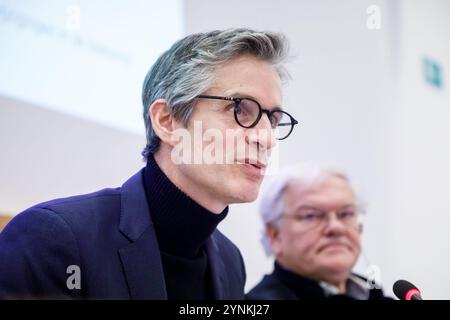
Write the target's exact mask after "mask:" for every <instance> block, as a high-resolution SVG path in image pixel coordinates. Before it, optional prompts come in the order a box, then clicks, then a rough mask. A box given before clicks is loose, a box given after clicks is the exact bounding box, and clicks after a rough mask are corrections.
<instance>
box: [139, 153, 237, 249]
mask: <svg viewBox="0 0 450 320" xmlns="http://www.w3.org/2000/svg"><path fill="white" fill-rule="evenodd" d="M144 184H145V191H146V195H147V201H148V205H149V208H150V214H151V219H152V221H153V224H154V225H155V231H156V236H157V238H158V242H159V245H160V249H161V251H163V252H166V253H169V254H173V255H177V256H184V257H194V256H196V255H197V254H198V253H199V251H200V249H201V247H202V246H203V245H204V244H205V242H206V240H207V239H208V238H209V237H210V236H211V234H212V233H213V232H214V230H215V229H216V227H217V225H218V224H219V222H220V221H222V220H223V219H224V218H225V217H226V216H227V213H228V207H226V208H225V209H224V210H223V211H222V212H221V213H220V214H215V213H213V212H211V211H209V210H207V209H206V208H204V207H202V206H201V205H199V204H198V203H197V202H195V201H194V200H193V199H191V198H190V197H189V196H187V195H186V194H185V193H184V192H183V191H182V190H180V189H178V188H177V187H176V186H175V185H174V184H173V183H172V182H171V181H170V180H169V178H168V177H167V176H166V175H165V174H164V172H163V171H162V170H161V169H160V167H159V166H158V164H157V163H156V161H155V158H154V157H153V155H150V156H149V157H148V160H147V166H146V167H145V170H144Z"/></svg>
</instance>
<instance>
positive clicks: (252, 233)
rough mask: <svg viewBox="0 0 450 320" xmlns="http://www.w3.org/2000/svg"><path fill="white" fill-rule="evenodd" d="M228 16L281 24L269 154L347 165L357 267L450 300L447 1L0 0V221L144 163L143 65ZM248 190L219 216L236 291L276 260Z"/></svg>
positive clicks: (230, 20)
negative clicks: (282, 123) (356, 222)
mask: <svg viewBox="0 0 450 320" xmlns="http://www.w3.org/2000/svg"><path fill="white" fill-rule="evenodd" d="M231 27H251V28H255V29H262V30H273V31H280V32H284V33H285V34H286V35H287V37H288V38H289V40H290V43H291V55H292V59H291V60H290V62H289V63H288V69H289V71H290V74H291V76H292V80H291V81H290V82H289V83H288V84H287V85H286V86H285V91H284V105H285V108H286V109H287V110H288V111H289V112H290V113H292V114H293V115H294V116H295V117H296V118H297V119H298V120H299V121H300V125H299V126H298V127H296V130H295V131H294V133H293V135H291V136H290V137H289V139H287V140H285V141H283V142H282V143H281V144H280V146H279V148H280V149H279V150H280V153H279V160H278V161H279V164H280V165H288V164H293V163H296V162H300V161H313V162H318V163H322V164H323V163H325V164H333V165H335V166H339V167H340V168H343V169H344V170H346V171H347V172H348V173H349V175H350V177H351V178H352V179H353V181H354V182H355V184H356V186H357V188H358V190H359V191H360V193H361V194H362V195H363V197H364V200H365V201H366V203H367V205H368V210H367V216H366V217H365V227H364V235H363V251H364V254H363V256H362V257H361V259H360V260H361V261H359V262H358V265H357V267H356V270H357V271H358V272H360V273H362V274H365V275H369V276H375V277H376V278H377V279H379V280H380V281H381V283H382V284H383V286H384V288H385V289H386V291H387V292H388V293H390V294H392V293H391V287H392V284H393V282H394V281H395V280H397V279H400V278H405V279H408V280H410V281H411V282H413V283H414V284H416V285H417V286H418V287H419V288H420V289H421V290H422V293H423V297H424V298H425V299H427V298H428V299H450V274H449V273H448V270H450V232H449V231H448V230H449V228H450V186H449V182H450V168H449V164H450V146H449V140H450V139H449V138H450V89H449V84H448V82H449V78H450V77H449V76H450V74H449V68H450V41H449V39H450V1H448V0H429V1H425V0H379V1H375V0H373V1H366V0H342V1H332V0H315V1H313V0H308V1H306V0H302V1H292V0H278V1H270V0H245V1H242V0H239V1H238V0H228V1H206V0H165V1H154V0H148V1H140V0H129V1H124V0H108V1H106V0H104V1H101V0H98V1H87V0H70V1H69V0H39V1H37V0H14V1H12V0H10V1H8V0H0V228H1V226H2V225H4V224H5V223H6V222H7V221H8V220H9V219H10V218H11V217H12V216H14V215H15V214H17V213H19V212H21V211H23V210H24V209H26V208H28V207H30V206H31V205H33V204H36V203H38V202H42V201H45V200H48V199H52V198H57V197H64V196H68V195H74V194H82V193H88V192H92V191H95V190H97V189H100V188H103V187H106V186H111V187H115V186H120V185H121V184H122V183H123V182H124V181H125V180H126V179H127V178H128V177H129V176H131V175H132V174H133V173H135V172H136V171H137V170H139V169H140V168H142V167H143V166H144V163H143V162H142V157H141V155H140V152H141V151H142V149H143V147H144V145H145V135H144V124H143V120H142V105H141V99H140V96H141V86H142V82H143V79H144V77H145V74H146V73H147V71H148V69H149V68H150V66H151V65H152V64H153V62H154V61H155V60H156V58H157V57H158V56H159V55H160V54H161V53H162V52H163V51H164V50H166V49H168V47H169V46H170V45H171V44H172V43H173V42H174V41H176V40H177V39H179V38H181V37H183V36H184V35H187V34H190V33H195V32H201V31H209V30H212V29H224V28H231ZM257 204H258V201H256V202H255V203H251V204H245V205H233V206H231V211H230V214H229V215H228V217H227V219H226V220H225V221H224V222H222V223H221V225H220V229H221V230H222V231H223V232H224V233H225V234H226V235H227V236H228V237H229V238H231V239H232V240H233V241H234V242H235V243H236V244H237V245H238V247H239V248H240V249H241V251H242V254H243V256H244V260H245V263H246V267H247V284H246V288H247V289H250V288H251V287H253V286H254V285H255V284H256V283H257V282H259V280H260V278H261V277H262V276H263V274H264V273H266V272H269V271H270V270H271V269H272V260H271V259H270V258H268V257H266V256H265V254H264V251H263V249H262V246H261V244H260V236H261V231H262V224H261V222H260V220H259V216H258V206H257ZM0 263H1V262H0Z"/></svg>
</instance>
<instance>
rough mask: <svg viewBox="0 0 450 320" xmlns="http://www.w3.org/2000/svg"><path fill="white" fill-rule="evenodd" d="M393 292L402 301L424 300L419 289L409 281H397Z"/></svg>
mask: <svg viewBox="0 0 450 320" xmlns="http://www.w3.org/2000/svg"><path fill="white" fill-rule="evenodd" d="M392 290H393V291H394V293H395V295H396V296H397V298H399V299H400V300H422V297H421V296H420V291H419V289H417V288H416V286H415V285H413V284H412V283H411V282H409V281H406V280H398V281H396V282H395V283H394V286H393V288H392Z"/></svg>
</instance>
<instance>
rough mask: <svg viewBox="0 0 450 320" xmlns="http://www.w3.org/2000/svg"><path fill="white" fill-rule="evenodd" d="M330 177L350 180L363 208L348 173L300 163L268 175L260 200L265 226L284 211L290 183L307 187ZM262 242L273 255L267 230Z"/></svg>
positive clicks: (359, 199) (265, 248)
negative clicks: (285, 193)
mask: <svg viewBox="0 0 450 320" xmlns="http://www.w3.org/2000/svg"><path fill="white" fill-rule="evenodd" d="M329 177H339V178H341V179H344V180H345V181H347V182H348V184H349V185H350V187H352V189H353V191H354V192H355V195H356V197H357V201H358V203H357V205H358V206H359V207H361V208H363V203H362V200H361V198H360V196H359V195H358V194H357V192H356V191H355V190H354V187H353V186H352V183H351V181H350V178H349V177H348V175H347V174H346V173H345V172H344V171H342V170H340V169H337V168H335V167H332V166H320V165H318V164H314V163H300V164H297V165H293V166H288V167H286V168H283V169H280V170H279V171H278V172H277V173H276V175H271V176H268V177H266V178H265V179H266V181H265V183H264V185H263V188H262V191H261V198H260V202H259V212H260V214H261V218H262V220H263V223H264V226H266V225H267V224H275V225H276V223H277V222H278V221H279V218H280V217H281V216H282V215H283V213H284V209H285V208H284V206H285V204H284V191H285V190H286V188H287V187H288V186H289V184H290V183H292V182H293V181H295V182H296V183H300V184H301V185H302V187H303V188H305V189H307V188H310V187H312V186H314V185H317V184H319V183H321V182H322V181H324V180H325V179H327V178H329ZM261 240H262V243H263V246H264V250H265V252H266V254H267V255H271V253H272V251H271V246H270V243H269V239H268V238H267V235H266V230H263V232H262V239H261Z"/></svg>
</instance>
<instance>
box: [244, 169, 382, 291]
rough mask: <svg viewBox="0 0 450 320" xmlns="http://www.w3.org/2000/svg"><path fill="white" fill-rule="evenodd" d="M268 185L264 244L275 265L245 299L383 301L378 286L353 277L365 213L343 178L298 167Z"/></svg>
mask: <svg viewBox="0 0 450 320" xmlns="http://www.w3.org/2000/svg"><path fill="white" fill-rule="evenodd" d="M266 182H267V184H266V186H265V187H266V188H264V191H263V193H262V198H261V203H260V212H261V216H262V219H263V221H264V224H265V230H264V234H263V244H264V247H265V249H266V252H267V253H268V254H273V255H274V256H275V266H274V270H273V272H272V273H271V274H270V275H266V276H264V278H263V279H262V281H261V282H260V283H259V284H258V285H256V287H254V288H253V289H252V290H251V291H250V292H249V293H248V294H247V296H246V297H247V298H248V299H270V300H278V299H287V300H297V299H326V298H336V297H339V298H351V299H362V300H366V299H385V297H384V296H383V293H382V291H381V289H379V288H378V286H377V285H376V286H374V284H373V283H372V282H368V281H366V279H364V278H363V277H360V276H358V275H356V274H354V273H352V269H353V267H354V265H355V263H356V261H357V259H358V257H359V255H360V251H361V244H360V233H361V231H362V224H361V221H360V218H361V214H362V211H363V208H362V204H361V203H360V201H359V199H358V197H357V195H356V193H355V191H354V189H353V187H352V185H351V183H350V180H349V179H348V177H347V176H346V175H345V174H344V173H342V172H340V171H339V170H335V169H328V168H322V167H319V166H317V165H314V164H300V165H298V166H294V167H289V168H286V169H283V170H281V171H280V173H279V174H277V175H276V176H274V177H273V179H271V180H269V181H266Z"/></svg>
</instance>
